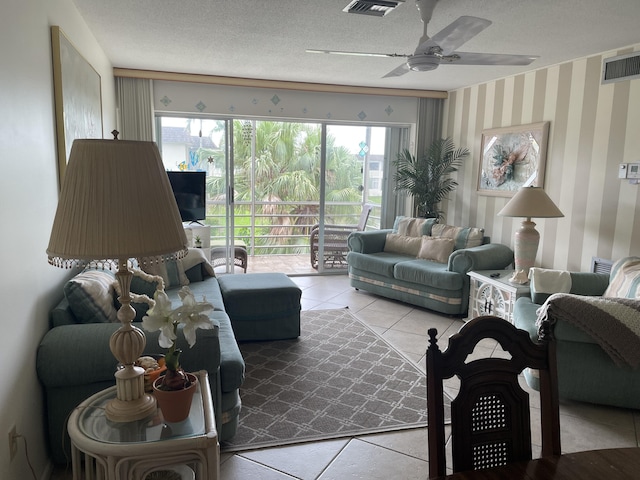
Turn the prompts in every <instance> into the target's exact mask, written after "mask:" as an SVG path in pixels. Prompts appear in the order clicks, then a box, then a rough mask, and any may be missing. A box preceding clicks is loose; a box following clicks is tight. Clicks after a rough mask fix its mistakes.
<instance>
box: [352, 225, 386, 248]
mask: <svg viewBox="0 0 640 480" xmlns="http://www.w3.org/2000/svg"><path fill="white" fill-rule="evenodd" d="M392 232H393V231H392V230H390V229H389V230H369V231H366V232H351V234H350V235H349V237H348V238H347V244H348V245H349V250H351V251H352V252H358V253H377V252H382V251H383V250H384V243H385V241H386V240H387V233H392Z"/></svg>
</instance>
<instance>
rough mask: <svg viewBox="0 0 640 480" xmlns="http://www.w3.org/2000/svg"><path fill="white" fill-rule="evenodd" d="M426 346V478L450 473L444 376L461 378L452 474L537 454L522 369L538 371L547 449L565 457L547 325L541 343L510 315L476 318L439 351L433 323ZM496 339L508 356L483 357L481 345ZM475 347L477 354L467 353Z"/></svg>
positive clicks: (455, 406) (544, 448)
mask: <svg viewBox="0 0 640 480" xmlns="http://www.w3.org/2000/svg"><path fill="white" fill-rule="evenodd" d="M428 333H429V347H428V349H427V409H428V410H427V417H428V435H429V478H435V477H439V476H444V475H445V474H446V458H445V444H446V438H445V417H444V385H443V381H444V380H447V379H450V378H452V377H454V376H456V377H458V378H459V382H460V384H459V387H460V388H459V392H458V394H457V396H456V398H454V399H453V400H452V401H451V437H452V438H451V446H452V459H453V466H452V468H453V472H460V471H466V470H479V469H483V468H491V467H495V466H500V465H505V464H507V463H511V462H517V461H525V460H530V459H531V458H532V451H531V416H530V404H529V394H528V393H527V392H525V391H524V390H523V389H522V387H521V386H520V384H519V382H518V376H519V375H520V373H521V372H522V371H523V370H524V369H525V368H532V369H536V370H538V372H539V376H540V413H541V431H542V455H543V456H545V455H560V453H561V448H560V414H559V406H558V379H557V372H556V358H555V357H556V355H555V341H554V340H553V338H551V333H550V329H549V324H548V323H546V322H545V323H544V324H543V325H542V327H541V329H540V334H539V341H538V342H537V343H536V342H533V341H532V340H531V338H530V337H529V334H528V333H527V332H526V331H524V330H520V329H518V328H516V327H515V326H513V325H512V324H511V323H509V322H508V321H507V320H504V319H502V318H499V317H495V316H483V317H477V318H474V319H473V320H470V321H469V322H467V323H466V324H465V325H464V326H463V327H462V328H461V329H460V330H459V332H458V333H456V334H455V335H453V336H451V337H450V338H449V345H448V347H447V349H446V350H445V351H444V352H442V351H440V348H439V347H438V344H437V335H438V332H437V330H436V329H434V328H432V329H429V332H428ZM487 338H492V339H494V340H496V341H497V342H498V344H499V345H500V346H501V347H502V349H503V350H504V351H505V352H507V353H508V354H505V355H501V356H499V357H491V356H489V357H488V358H487V357H486V355H485V356H484V357H483V355H482V354H481V352H482V351H483V349H478V351H476V352H474V349H475V347H476V345H478V343H479V342H481V341H482V340H484V339H487ZM472 353H473V357H471V358H468V357H469V355H470V354H472Z"/></svg>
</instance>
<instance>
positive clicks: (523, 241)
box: [509, 218, 540, 284]
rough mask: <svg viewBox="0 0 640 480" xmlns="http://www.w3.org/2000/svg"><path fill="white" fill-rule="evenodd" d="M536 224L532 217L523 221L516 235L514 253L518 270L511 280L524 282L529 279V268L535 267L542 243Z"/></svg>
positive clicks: (519, 282)
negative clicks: (539, 245)
mask: <svg viewBox="0 0 640 480" xmlns="http://www.w3.org/2000/svg"><path fill="white" fill-rule="evenodd" d="M535 226H536V224H535V223H534V222H532V221H531V219H530V218H528V219H526V220H523V221H522V226H521V227H520V229H519V230H518V231H516V233H515V236H514V247H513V250H514V255H515V267H516V271H515V272H514V274H513V276H512V277H511V278H510V279H509V281H510V282H513V283H518V284H524V283H527V282H528V281H529V269H530V268H531V267H533V265H534V263H535V261H536V254H537V252H538V244H539V243H540V234H539V233H538V231H537V230H536V229H535Z"/></svg>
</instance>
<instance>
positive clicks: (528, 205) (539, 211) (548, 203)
mask: <svg viewBox="0 0 640 480" xmlns="http://www.w3.org/2000/svg"><path fill="white" fill-rule="evenodd" d="M498 215H502V216H505V217H527V218H554V217H564V215H563V214H562V212H561V211H560V209H559V208H558V207H557V206H556V204H555V203H553V200H551V199H550V198H549V195H547V194H546V192H545V191H544V190H543V189H542V188H541V187H522V188H521V189H520V190H518V192H517V193H516V194H515V195H514V196H513V197H512V198H511V200H509V201H508V202H507V204H506V205H505V206H504V207H503V208H502V210H500V211H499V212H498Z"/></svg>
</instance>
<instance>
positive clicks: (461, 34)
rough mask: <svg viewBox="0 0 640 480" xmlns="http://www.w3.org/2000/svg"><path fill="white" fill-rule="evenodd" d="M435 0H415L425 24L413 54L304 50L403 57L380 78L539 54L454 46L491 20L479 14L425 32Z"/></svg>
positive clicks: (524, 60) (518, 61)
mask: <svg viewBox="0 0 640 480" xmlns="http://www.w3.org/2000/svg"><path fill="white" fill-rule="evenodd" d="M437 3H438V0H416V6H417V7H418V11H419V12H420V17H421V19H422V23H423V24H424V34H423V36H422V37H421V38H420V41H419V42H418V48H416V50H415V52H413V54H401V53H367V52H344V51H339V50H313V49H307V53H328V54H333V55H358V56H366V57H404V58H406V59H407V61H406V62H405V63H403V64H402V65H400V66H399V67H397V68H394V69H393V70H391V71H390V72H389V73H387V74H386V75H385V76H384V77H383V78H387V77H398V76H400V75H404V74H405V73H407V72H409V71H416V72H427V71H430V70H435V69H436V68H438V67H439V66H440V64H445V65H529V64H530V63H531V62H533V61H534V60H535V59H536V58H538V56H534V55H505V54H496V53H470V52H458V51H456V48H458V47H460V46H461V45H462V44H464V43H466V42H468V41H469V40H471V39H472V38H473V37H475V36H476V35H478V34H479V33H480V32H482V31H483V30H484V29H485V28H487V27H488V26H489V25H491V21H490V20H486V19H484V18H478V17H470V16H462V17H460V18H458V19H457V20H456V21H455V22H453V23H452V24H450V25H449V26H447V27H445V28H444V29H442V30H440V31H439V32H438V33H436V34H435V35H434V36H433V37H429V36H428V35H427V25H428V24H429V21H430V20H431V16H432V14H433V9H434V8H435V6H436V4H437Z"/></svg>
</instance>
